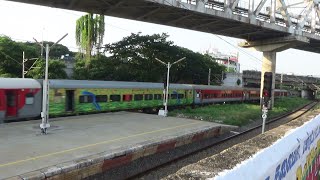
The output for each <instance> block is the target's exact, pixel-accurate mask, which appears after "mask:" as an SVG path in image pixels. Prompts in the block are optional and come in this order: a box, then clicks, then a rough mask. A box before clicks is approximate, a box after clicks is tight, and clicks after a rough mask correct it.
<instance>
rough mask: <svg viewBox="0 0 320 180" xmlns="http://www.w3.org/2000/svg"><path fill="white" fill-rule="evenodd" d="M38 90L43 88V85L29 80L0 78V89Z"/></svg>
mask: <svg viewBox="0 0 320 180" xmlns="http://www.w3.org/2000/svg"><path fill="white" fill-rule="evenodd" d="M23 88H30V89H38V88H41V84H40V83H39V82H38V81H36V80H34V79H28V78H24V79H22V78H0V89H23Z"/></svg>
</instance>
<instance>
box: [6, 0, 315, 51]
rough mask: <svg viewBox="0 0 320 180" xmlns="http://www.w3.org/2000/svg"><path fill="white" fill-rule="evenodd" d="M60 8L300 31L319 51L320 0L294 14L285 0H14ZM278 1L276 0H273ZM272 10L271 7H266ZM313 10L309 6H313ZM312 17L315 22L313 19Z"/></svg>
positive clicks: (246, 32) (219, 28)
mask: <svg viewBox="0 0 320 180" xmlns="http://www.w3.org/2000/svg"><path fill="white" fill-rule="evenodd" d="M11 1H16V2H23V3H29V4H37V5H43V6H49V7H56V8H62V9H69V10H76V11H85V12H92V13H98V14H104V15H108V16H115V17H120V18H126V19H133V20H139V21H145V22H151V23H157V24H162V25H168V26H173V27H180V28H185V29H191V30H195V31H201V32H207V33H213V34H220V35H224V36H229V37H234V38H241V39H245V40H247V41H257V40H265V39H273V38H279V37H287V36H295V37H296V36H300V38H298V41H301V42H306V43H307V44H304V43H302V44H301V45H298V46H295V47H294V48H295V49H301V50H305V51H310V52H320V36H319V33H320V29H319V25H318V22H319V21H318V19H317V18H316V17H314V18H315V20H316V21H315V22H312V21H313V20H312V19H311V15H310V14H311V12H312V10H314V11H315V12H318V13H319V8H318V4H317V3H316V2H314V1H310V2H308V3H306V4H305V5H306V6H307V8H308V7H309V8H308V9H307V10H306V11H308V12H305V14H303V15H302V16H301V15H300V16H293V15H291V14H290V13H289V12H288V11H287V10H283V9H286V8H287V5H285V4H284V1H283V0H278V1H279V2H281V3H280V4H279V3H278V5H276V6H277V7H276V8H274V12H272V7H270V6H271V5H272V3H271V4H270V0H261V1H260V2H259V0H257V1H256V0H255V1H252V2H255V3H256V4H255V5H251V6H253V7H252V8H251V9H250V4H248V3H245V2H246V1H243V2H244V3H242V4H241V2H242V1H241V0H235V1H234V0H209V1H208V0H197V1H190V0H181V1H179V0H134V1H133V0H55V1H52V0H11ZM272 1H276V0H272ZM266 10H269V11H266ZM309 11H310V12H309ZM312 23H314V24H312Z"/></svg>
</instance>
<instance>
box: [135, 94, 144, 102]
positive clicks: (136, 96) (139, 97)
mask: <svg viewBox="0 0 320 180" xmlns="http://www.w3.org/2000/svg"><path fill="white" fill-rule="evenodd" d="M134 100H135V101H141V100H143V95H142V94H135V95H134Z"/></svg>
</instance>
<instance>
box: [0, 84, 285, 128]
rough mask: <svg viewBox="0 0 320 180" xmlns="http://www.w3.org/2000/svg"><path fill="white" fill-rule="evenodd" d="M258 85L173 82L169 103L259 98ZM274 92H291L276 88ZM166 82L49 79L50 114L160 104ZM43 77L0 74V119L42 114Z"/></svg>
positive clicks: (234, 100)
mask: <svg viewBox="0 0 320 180" xmlns="http://www.w3.org/2000/svg"><path fill="white" fill-rule="evenodd" d="M259 96H260V90H259V89H257V88H238V87H224V86H206V85H190V84H170V87H169V100H168V106H187V105H203V104H210V103H219V102H243V101H258V100H259V99H260V98H259ZM275 96H276V97H279V96H288V92H287V91H286V90H276V91H275ZM162 106H163V84H162V83H145V82H120V81H87V80H49V115H50V116H63V115H72V114H80V113H90V112H99V111H103V112H106V111H116V110H130V109H148V108H160V107H162ZM41 107H42V81H38V80H34V79H18V78H0V122H1V121H11V120H16V119H21V118H33V117H39V116H40V113H41V109H42V108H41Z"/></svg>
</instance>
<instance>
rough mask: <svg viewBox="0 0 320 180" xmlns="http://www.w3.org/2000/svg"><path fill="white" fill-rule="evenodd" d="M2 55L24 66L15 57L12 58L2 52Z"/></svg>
mask: <svg viewBox="0 0 320 180" xmlns="http://www.w3.org/2000/svg"><path fill="white" fill-rule="evenodd" d="M0 53H1V54H3V55H4V56H6V57H8V58H10V59H11V60H13V61H15V62H16V63H18V64H20V65H21V66H22V63H21V62H19V61H17V60H15V59H14V58H13V57H11V56H10V55H8V54H6V53H5V52H3V51H0Z"/></svg>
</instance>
